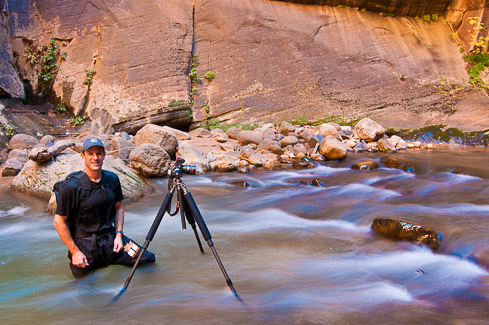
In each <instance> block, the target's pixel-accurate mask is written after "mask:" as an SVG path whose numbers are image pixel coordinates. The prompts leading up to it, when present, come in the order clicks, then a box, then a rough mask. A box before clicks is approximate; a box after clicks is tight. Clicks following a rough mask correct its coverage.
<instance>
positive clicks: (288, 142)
mask: <svg viewBox="0 0 489 325" xmlns="http://www.w3.org/2000/svg"><path fill="white" fill-rule="evenodd" d="M279 142H280V145H281V146H282V147H284V148H285V147H287V146H294V145H295V144H297V143H298V142H299V139H297V137H296V136H293V135H287V136H285V137H284V138H283V139H282V140H280V141H279Z"/></svg>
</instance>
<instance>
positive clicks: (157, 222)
mask: <svg viewBox="0 0 489 325" xmlns="http://www.w3.org/2000/svg"><path fill="white" fill-rule="evenodd" d="M173 192H174V189H172V190H171V191H170V192H168V193H167V194H166V196H165V199H164V200H163V203H162V204H161V206H160V209H159V210H158V213H157V214H156V218H155V220H154V221H153V225H152V226H151V228H150V230H149V232H148V234H147V235H146V241H145V242H144V244H143V247H142V249H141V252H140V253H139V256H138V258H137V259H136V263H134V266H133V267H132V270H131V273H129V276H128V277H127V280H126V282H125V283H124V286H123V287H122V289H121V291H120V293H119V295H118V296H116V298H118V297H119V296H120V295H121V294H123V293H124V291H126V289H127V287H128V286H129V282H131V279H132V277H133V275H134V272H136V268H137V267H138V265H139V262H140V261H141V257H142V256H143V254H144V252H145V251H146V249H147V248H148V246H149V243H150V242H151V241H152V240H153V237H154V235H155V234H156V230H158V227H159V225H160V223H161V219H163V216H164V215H165V212H166V210H167V209H168V207H169V206H170V203H171V199H172V197H173Z"/></svg>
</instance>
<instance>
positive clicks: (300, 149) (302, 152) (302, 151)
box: [294, 143, 307, 158]
mask: <svg viewBox="0 0 489 325" xmlns="http://www.w3.org/2000/svg"><path fill="white" fill-rule="evenodd" d="M306 155H307V148H306V146H304V144H302V143H298V144H296V145H295V146H294V156H295V157H296V158H302V157H305V156H306Z"/></svg>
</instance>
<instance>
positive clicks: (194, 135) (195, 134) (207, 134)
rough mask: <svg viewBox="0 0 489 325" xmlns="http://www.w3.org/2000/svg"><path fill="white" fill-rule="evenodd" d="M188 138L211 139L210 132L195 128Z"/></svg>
mask: <svg viewBox="0 0 489 325" xmlns="http://www.w3.org/2000/svg"><path fill="white" fill-rule="evenodd" d="M189 134H190V137H192V138H204V139H205V138H212V133H211V131H209V130H207V129H204V128H197V129H195V130H192V131H190V132H189Z"/></svg>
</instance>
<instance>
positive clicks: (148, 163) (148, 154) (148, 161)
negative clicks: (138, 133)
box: [129, 143, 170, 177]
mask: <svg viewBox="0 0 489 325" xmlns="http://www.w3.org/2000/svg"><path fill="white" fill-rule="evenodd" d="M129 161H130V164H131V167H132V168H133V169H134V170H136V172H137V173H138V174H140V175H142V176H144V177H162V176H165V175H166V174H167V172H168V168H170V156H169V155H168V153H167V152H166V151H165V149H163V148H162V147H160V146H158V145H156V144H152V143H143V144H141V145H139V146H136V148H134V150H132V151H131V154H130V155H129Z"/></svg>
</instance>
